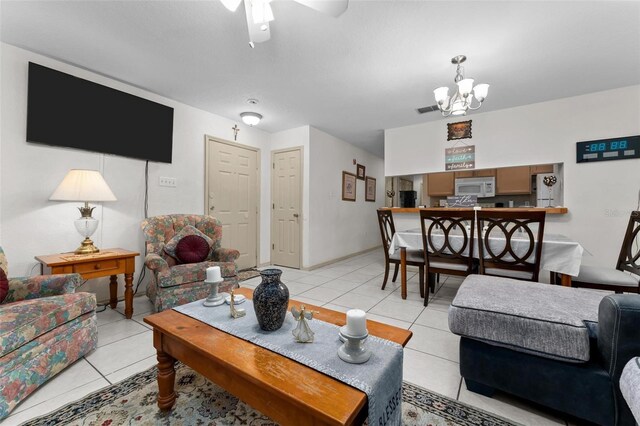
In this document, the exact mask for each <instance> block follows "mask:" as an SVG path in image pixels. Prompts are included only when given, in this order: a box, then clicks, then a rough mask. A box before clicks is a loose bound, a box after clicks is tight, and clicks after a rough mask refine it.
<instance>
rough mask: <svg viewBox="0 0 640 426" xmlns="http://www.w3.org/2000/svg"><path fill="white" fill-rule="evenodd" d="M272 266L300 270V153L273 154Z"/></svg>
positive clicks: (282, 152) (295, 151) (297, 150)
mask: <svg viewBox="0 0 640 426" xmlns="http://www.w3.org/2000/svg"><path fill="white" fill-rule="evenodd" d="M272 160H273V161H272V163H273V164H272V170H271V171H272V174H271V202H272V211H271V263H273V264H274V265H281V266H288V267H290V268H300V227H301V224H302V220H301V219H302V215H301V213H302V200H301V188H302V173H301V172H302V165H301V160H302V150H301V149H300V148H295V149H292V150H288V151H278V152H273V153H272Z"/></svg>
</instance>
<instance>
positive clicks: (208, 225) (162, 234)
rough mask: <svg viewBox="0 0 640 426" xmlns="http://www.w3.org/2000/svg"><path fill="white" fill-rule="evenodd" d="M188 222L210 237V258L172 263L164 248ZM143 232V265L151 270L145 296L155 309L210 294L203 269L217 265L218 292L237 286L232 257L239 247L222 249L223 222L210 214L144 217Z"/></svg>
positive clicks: (209, 287) (236, 256)
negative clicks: (221, 282)
mask: <svg viewBox="0 0 640 426" xmlns="http://www.w3.org/2000/svg"><path fill="white" fill-rule="evenodd" d="M188 225H191V226H193V227H195V228H196V229H198V230H199V231H200V232H202V233H203V234H205V235H207V236H208V237H209V238H211V239H212V240H213V246H212V248H211V251H210V254H209V257H208V258H207V259H206V260H205V261H203V262H200V263H187V264H182V265H180V264H175V260H174V259H172V257H171V256H169V255H168V254H167V253H166V252H165V250H164V248H165V245H166V244H167V243H169V242H170V241H171V239H172V238H173V237H174V235H176V234H177V233H179V232H180V231H181V230H182V228H184V227H185V226H188ZM141 227H142V232H143V233H144V238H145V240H146V242H147V256H146V258H145V265H146V266H147V268H149V269H150V270H151V272H152V274H153V275H152V277H151V280H150V282H149V284H148V285H147V296H148V297H149V299H151V301H152V302H153V304H154V306H155V309H156V312H160V311H164V310H165V309H170V308H172V307H174V306H178V305H183V304H185V303H189V302H193V301H195V300H199V299H204V298H206V297H207V296H208V295H209V292H210V291H211V286H210V285H208V284H205V283H204V279H205V276H206V269H207V268H208V267H210V266H220V270H221V272H222V278H224V283H223V284H221V285H220V287H219V291H221V292H222V291H229V290H230V289H233V288H236V287H238V277H237V268H236V264H235V260H236V259H237V258H238V256H240V253H239V252H238V250H234V249H226V248H221V247H220V246H221V240H222V224H221V223H220V221H219V220H217V219H216V218H214V217H212V216H200V215H186V214H172V215H163V216H154V217H150V218H148V219H145V220H144V221H143V222H142V224H141Z"/></svg>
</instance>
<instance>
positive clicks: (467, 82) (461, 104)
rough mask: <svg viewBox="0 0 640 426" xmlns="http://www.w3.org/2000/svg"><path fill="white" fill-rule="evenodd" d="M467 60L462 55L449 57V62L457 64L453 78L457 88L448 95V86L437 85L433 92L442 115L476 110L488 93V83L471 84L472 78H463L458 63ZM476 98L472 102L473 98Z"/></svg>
mask: <svg viewBox="0 0 640 426" xmlns="http://www.w3.org/2000/svg"><path fill="white" fill-rule="evenodd" d="M466 60H467V57H466V56H464V55H458V56H455V57H453V58H451V63H452V64H454V65H457V68H456V78H455V79H454V80H453V81H454V82H455V83H456V84H457V85H458V89H457V91H456V93H455V94H454V95H453V96H452V97H449V88H448V87H438V88H437V89H436V90H434V91H433V94H434V96H435V98H436V102H437V103H438V108H439V109H440V112H441V113H442V115H443V116H445V117H448V116H450V115H466V113H467V110H476V109H478V108H480V106H482V102H483V101H484V100H485V98H486V97H487V94H488V93H489V85H488V84H484V83H482V84H477V85H476V86H474V85H473V81H474V80H473V79H472V78H464V68H463V67H462V66H461V65H460V64H462V63H463V62H464V61H466ZM474 99H475V100H476V102H475V103H474V102H473V100H474Z"/></svg>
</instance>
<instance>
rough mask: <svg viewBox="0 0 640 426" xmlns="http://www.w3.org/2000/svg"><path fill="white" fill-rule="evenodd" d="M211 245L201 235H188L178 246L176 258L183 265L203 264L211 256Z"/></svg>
mask: <svg viewBox="0 0 640 426" xmlns="http://www.w3.org/2000/svg"><path fill="white" fill-rule="evenodd" d="M209 250H210V247H209V244H208V243H207V240H205V239H204V238H202V237H200V236H199V235H187V236H186V237H183V238H182V239H181V240H180V241H179V242H178V245H177V246H176V256H178V260H179V261H180V262H182V263H198V262H202V261H203V260H205V259H206V258H207V257H208V256H209Z"/></svg>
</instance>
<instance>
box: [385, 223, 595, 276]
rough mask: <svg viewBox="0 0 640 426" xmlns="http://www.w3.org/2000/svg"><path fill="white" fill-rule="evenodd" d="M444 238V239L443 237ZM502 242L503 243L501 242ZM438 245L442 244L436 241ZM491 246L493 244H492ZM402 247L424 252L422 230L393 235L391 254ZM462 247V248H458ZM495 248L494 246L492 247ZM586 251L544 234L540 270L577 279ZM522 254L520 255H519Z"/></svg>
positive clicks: (569, 242) (568, 240)
mask: <svg viewBox="0 0 640 426" xmlns="http://www.w3.org/2000/svg"><path fill="white" fill-rule="evenodd" d="M443 238H444V237H443ZM456 239H458V238H456V237H455V236H454V237H453V238H452V245H454V248H455V241H454V240H456ZM459 239H460V245H462V238H461V237H459ZM474 239H475V241H474V244H473V245H474V247H473V252H474V253H473V257H475V258H478V257H479V255H478V240H477V235H475V236H474ZM492 240H495V241H496V245H497V246H498V247H496V249H494V251H497V252H499V251H500V250H497V248H499V247H504V244H505V243H504V239H499V238H496V239H494V238H492ZM500 240H501V241H500ZM512 242H513V243H514V244H513V246H514V250H516V253H517V252H518V250H517V246H516V244H517V243H516V241H513V240H512ZM434 243H435V244H436V245H439V244H440V243H439V242H437V241H434ZM490 244H491V243H490ZM527 244H528V240H527ZM400 247H406V248H407V250H422V230H421V229H409V230H407V231H399V232H396V233H395V234H394V235H393V239H392V240H391V245H390V246H389V254H393V253H395V252H396V250H398V249H399V248H400ZM458 247H460V246H458ZM492 247H493V245H492ZM583 251H584V249H583V248H582V246H581V245H580V244H579V243H577V242H575V241H571V240H570V239H569V238H567V237H565V236H564V235H561V234H544V239H543V241H542V259H540V269H544V270H547V271H553V272H559V273H561V274H566V275H571V276H573V277H577V276H578V273H579V272H580V262H581V261H582V253H583ZM518 254H520V253H518Z"/></svg>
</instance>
